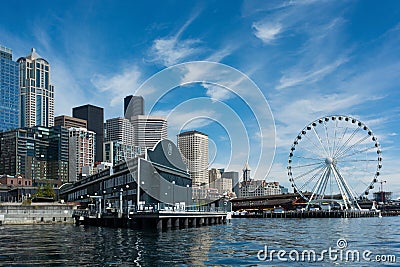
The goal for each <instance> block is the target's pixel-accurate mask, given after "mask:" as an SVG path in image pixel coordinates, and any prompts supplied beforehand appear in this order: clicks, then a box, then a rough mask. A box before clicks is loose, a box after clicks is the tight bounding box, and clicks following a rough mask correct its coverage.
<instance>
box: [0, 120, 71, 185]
mask: <svg viewBox="0 0 400 267" xmlns="http://www.w3.org/2000/svg"><path fill="white" fill-rule="evenodd" d="M0 173H1V174H5V175H11V176H15V175H23V176H24V177H25V178H26V179H32V182H33V184H34V185H36V186H37V185H45V184H52V185H54V186H59V185H60V184H61V183H63V182H68V130H67V129H66V128H64V127H61V126H54V127H41V126H35V127H31V128H22V129H16V130H12V131H8V132H2V133H0Z"/></svg>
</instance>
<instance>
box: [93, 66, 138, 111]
mask: <svg viewBox="0 0 400 267" xmlns="http://www.w3.org/2000/svg"><path fill="white" fill-rule="evenodd" d="M140 79H141V73H140V71H139V70H138V68H137V67H129V68H126V69H124V70H123V71H122V72H121V73H117V74H115V75H111V76H105V75H102V74H96V75H94V76H93V77H92V79H91V82H92V83H93V85H94V86H95V87H96V88H97V89H98V90H99V91H100V92H102V93H107V94H108V95H111V98H110V102H109V105H110V106H111V107H114V106H116V105H118V104H120V103H121V102H122V99H123V98H124V97H125V96H127V95H130V94H134V92H135V91H136V90H137V88H138V87H139V85H140Z"/></svg>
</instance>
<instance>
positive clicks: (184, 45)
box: [150, 11, 203, 67]
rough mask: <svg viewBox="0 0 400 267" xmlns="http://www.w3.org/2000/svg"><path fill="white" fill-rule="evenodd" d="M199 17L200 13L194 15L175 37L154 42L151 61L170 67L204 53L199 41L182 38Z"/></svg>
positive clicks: (151, 49)
mask: <svg viewBox="0 0 400 267" xmlns="http://www.w3.org/2000/svg"><path fill="white" fill-rule="evenodd" d="M198 15H199V11H198V12H197V13H195V14H194V15H192V16H191V17H190V18H189V19H188V20H187V21H186V23H185V24H184V25H183V26H182V27H181V28H180V29H179V31H178V32H177V33H176V34H175V35H174V36H171V37H164V38H159V39H156V40H154V41H153V45H152V46H151V48H150V53H151V60H152V61H155V62H158V63H161V64H163V65H164V66H167V67H168V66H171V65H174V64H177V63H180V62H182V61H183V60H185V59H187V58H189V57H191V56H193V55H195V54H198V53H200V52H201V51H203V48H201V47H200V44H201V41H200V40H199V39H182V38H181V35H182V34H183V32H184V31H185V30H186V29H187V27H189V25H190V24H191V23H192V22H193V21H194V20H195V19H196V18H197V17H198Z"/></svg>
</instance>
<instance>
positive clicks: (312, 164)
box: [291, 162, 322, 169]
mask: <svg viewBox="0 0 400 267" xmlns="http://www.w3.org/2000/svg"><path fill="white" fill-rule="evenodd" d="M321 164H322V162H317V163H310V164H304V165H297V166H292V167H291V168H292V169H299V168H304V167H310V166H315V165H321Z"/></svg>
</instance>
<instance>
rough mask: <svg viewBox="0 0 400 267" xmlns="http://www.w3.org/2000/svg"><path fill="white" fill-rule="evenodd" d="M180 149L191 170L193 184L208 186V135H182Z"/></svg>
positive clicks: (179, 142)
mask: <svg viewBox="0 0 400 267" xmlns="http://www.w3.org/2000/svg"><path fill="white" fill-rule="evenodd" d="M178 148H179V150H180V152H181V154H182V156H183V161H184V162H185V164H186V166H187V167H188V169H189V173H190V177H191V178H192V183H193V184H194V185H204V184H208V183H209V179H208V135H206V134H204V133H201V132H198V131H189V132H183V133H180V134H178Z"/></svg>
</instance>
